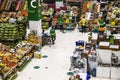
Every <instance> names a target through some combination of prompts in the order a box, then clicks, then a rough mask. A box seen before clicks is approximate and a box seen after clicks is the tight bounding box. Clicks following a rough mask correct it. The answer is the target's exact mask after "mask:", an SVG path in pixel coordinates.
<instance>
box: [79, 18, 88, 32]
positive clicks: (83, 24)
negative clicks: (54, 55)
mask: <svg viewBox="0 0 120 80" xmlns="http://www.w3.org/2000/svg"><path fill="white" fill-rule="evenodd" d="M80 23H81V25H82V33H83V32H85V33H86V23H87V20H86V19H85V17H83V18H82V19H81V21H80Z"/></svg>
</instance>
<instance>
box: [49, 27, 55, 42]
mask: <svg viewBox="0 0 120 80" xmlns="http://www.w3.org/2000/svg"><path fill="white" fill-rule="evenodd" d="M50 36H51V39H52V43H53V44H55V40H56V32H55V29H54V27H53V26H52V28H51V30H50Z"/></svg>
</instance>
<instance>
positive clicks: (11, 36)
mask: <svg viewBox="0 0 120 80" xmlns="http://www.w3.org/2000/svg"><path fill="white" fill-rule="evenodd" d="M25 35H26V30H25V27H24V26H23V25H16V24H9V23H0V42H1V43H3V44H6V45H8V46H10V47H14V46H15V45H16V44H17V43H18V42H19V40H22V39H24V37H25Z"/></svg>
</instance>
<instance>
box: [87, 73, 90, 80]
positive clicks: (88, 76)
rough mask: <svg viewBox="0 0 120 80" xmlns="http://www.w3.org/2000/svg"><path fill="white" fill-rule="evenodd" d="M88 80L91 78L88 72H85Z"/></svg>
mask: <svg viewBox="0 0 120 80" xmlns="http://www.w3.org/2000/svg"><path fill="white" fill-rule="evenodd" d="M90 78H91V76H90V72H87V76H86V80H90Z"/></svg>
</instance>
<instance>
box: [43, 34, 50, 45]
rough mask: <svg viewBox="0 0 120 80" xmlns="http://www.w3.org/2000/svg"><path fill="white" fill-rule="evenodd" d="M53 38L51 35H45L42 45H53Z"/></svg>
mask: <svg viewBox="0 0 120 80" xmlns="http://www.w3.org/2000/svg"><path fill="white" fill-rule="evenodd" d="M51 44H52V40H51V37H50V35H43V36H42V46H45V45H49V46H50V47H51Z"/></svg>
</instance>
